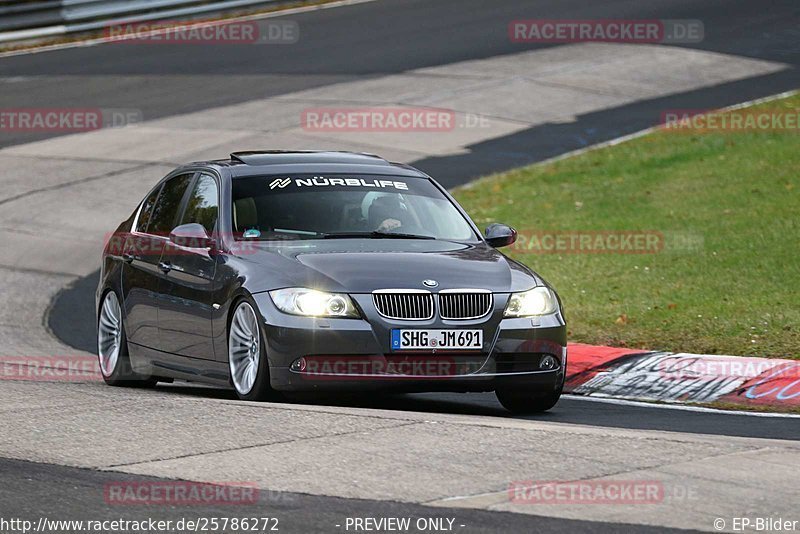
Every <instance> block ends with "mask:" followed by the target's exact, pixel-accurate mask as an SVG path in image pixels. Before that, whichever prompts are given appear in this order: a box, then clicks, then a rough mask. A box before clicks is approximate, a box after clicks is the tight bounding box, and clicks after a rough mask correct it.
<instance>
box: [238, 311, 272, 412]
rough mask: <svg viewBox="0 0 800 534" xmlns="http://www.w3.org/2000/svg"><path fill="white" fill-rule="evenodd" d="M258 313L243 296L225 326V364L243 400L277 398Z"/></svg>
mask: <svg viewBox="0 0 800 534" xmlns="http://www.w3.org/2000/svg"><path fill="white" fill-rule="evenodd" d="M265 345H266V344H265V343H264V336H263V334H262V330H261V325H260V322H259V318H258V314H257V313H256V311H255V308H254V307H253V305H252V304H251V303H250V302H249V301H248V300H246V299H243V300H241V301H239V302H238V303H237V304H236V307H235V308H234V311H233V315H232V316H231V321H230V325H229V326H228V365H229V367H230V372H231V383H232V384H233V388H234V389H235V390H236V395H237V396H238V397H239V398H240V399H242V400H249V401H263V400H270V399H273V398H275V397H276V394H275V391H274V390H273V389H272V388H271V387H270V385H269V362H268V361H267V354H266V346H265Z"/></svg>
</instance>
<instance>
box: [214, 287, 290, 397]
mask: <svg viewBox="0 0 800 534" xmlns="http://www.w3.org/2000/svg"><path fill="white" fill-rule="evenodd" d="M243 305H249V306H250V307H251V308H252V309H253V311H254V312H255V314H256V318H257V319H258V318H260V317H261V314H260V312H259V311H258V307H257V306H256V303H255V302H254V301H253V300H252V299H251V298H248V297H242V298H240V299H239V300H237V301H236V302H235V303H234V304H233V305H232V306H231V313H230V317H228V330H227V332H226V336H225V337H226V342H227V343H226V345H227V346H228V373H229V376H228V381H229V382H230V384H231V387H232V388H233V390H234V391H235V392H236V396H237V397H239V399H240V400H245V401H257V402H263V401H281V400H284V399H283V397H282V395H281V394H280V393H279V392H277V391H275V390H274V389H272V387H271V386H270V381H269V360H268V358H267V339H266V336H265V334H264V325H263V324H262V322H261V320H260V319H259V320H258V321H257V325H258V336H259V339H260V341H261V342H260V343H259V359H258V366H257V370H256V379H255V382H254V383H253V386H252V388H251V389H250V391H249V392H247V393H242V392H240V391H239V389H238V388H237V387H236V385H235V384H234V381H233V371H232V370H231V363H230V354H231V353H230V343H231V324H232V323H233V319H234V315H235V314H236V311H237V310H238V309H239V307H240V306H243Z"/></svg>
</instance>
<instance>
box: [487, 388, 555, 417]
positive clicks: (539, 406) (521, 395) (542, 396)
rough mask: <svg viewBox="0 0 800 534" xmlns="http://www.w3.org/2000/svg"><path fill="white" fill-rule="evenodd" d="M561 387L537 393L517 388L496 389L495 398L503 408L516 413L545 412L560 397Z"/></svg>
mask: <svg viewBox="0 0 800 534" xmlns="http://www.w3.org/2000/svg"><path fill="white" fill-rule="evenodd" d="M561 391H562V388H558V389H557V390H555V391H552V392H550V393H539V392H531V391H524V390H519V389H498V390H497V391H495V395H497V400H499V401H500V404H502V405H503V408H505V409H506V410H508V411H509V412H511V413H513V414H516V415H529V414H535V413H542V412H546V411H547V410H549V409H550V408H552V407H553V406H555V405H556V403H557V402H558V399H559V398H561Z"/></svg>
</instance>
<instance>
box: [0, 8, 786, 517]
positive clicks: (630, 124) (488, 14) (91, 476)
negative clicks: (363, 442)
mask: <svg viewBox="0 0 800 534" xmlns="http://www.w3.org/2000/svg"><path fill="white" fill-rule="evenodd" d="M291 18H292V19H293V20H296V21H298V23H299V24H300V27H301V35H302V38H301V41H300V42H299V43H298V44H297V45H296V46H293V47H292V48H291V51H290V52H288V53H287V51H286V50H282V49H280V48H279V47H266V46H264V47H252V46H247V47H237V46H230V47H210V48H207V49H203V50H202V53H198V50H197V49H194V48H193V47H184V46H175V47H169V46H166V47H165V46H158V47H148V46H139V45H125V46H121V45H99V46H91V47H85V48H71V49H65V50H61V51H53V52H46V53H40V54H30V55H21V56H15V57H6V58H0V92H1V93H2V106H3V107H5V108H24V107H35V106H40V107H82V106H85V107H104V108H137V109H140V110H142V113H143V115H144V117H145V118H146V119H147V120H150V119H154V118H159V117H167V116H171V115H178V114H183V113H187V112H191V111H199V110H204V109H208V108H212V107H219V106H222V105H227V104H232V103H238V102H247V101H249V100H253V99H260V98H264V97H266V96H272V95H280V94H284V93H290V92H293V91H298V90H301V89H308V88H312V87H324V86H325V85H328V84H333V83H337V82H341V81H346V80H353V79H364V78H369V77H378V76H383V75H386V74H392V73H399V72H403V71H406V70H409V69H414V68H420V67H425V66H435V65H446V64H450V63H454V62H457V61H464V60H469V59H479V58H488V57H494V56H499V55H504V54H509V53H515V52H519V51H522V50H526V49H536V48H540V47H547V46H551V45H532V44H514V43H510V42H509V40H508V38H507V34H506V27H507V24H508V21H510V20H514V19H519V18H559V19H592V18H605V19H610V18H613V19H700V20H702V21H703V22H704V25H705V31H706V38H705V39H704V41H703V42H702V43H697V44H692V45H681V46H688V47H694V48H697V49H702V50H710V51H715V52H723V53H726V54H735V55H739V56H745V57H751V58H758V59H766V60H770V61H779V62H782V63H788V64H791V65H793V66H795V67H797V66H798V63H800V39H798V38H797V29H796V27H797V26H796V21H797V20H798V18H800V5H798V4H797V2H793V1H782V2H778V1H775V2H751V1H709V2H703V3H699V2H695V1H676V0H669V1H652V2H641V1H615V2H605V3H603V4H600V3H592V2H586V1H585V0H580V1H577V0H572V1H547V2H544V1H543V2H530V1H527V2H526V1H504V2H482V1H479V0H463V1H456V0H440V1H436V2H429V1H421V0H416V1H411V0H403V1H400V0H397V1H395V0H383V1H379V2H369V3H365V4H359V5H353V6H345V7H339V8H335V9H328V10H322V11H315V12H310V13H304V14H298V15H293V16H291ZM798 82H800V76H799V75H798V71H797V69H796V68H794V69H791V70H788V71H781V72H778V73H775V74H770V75H766V76H761V77H756V78H748V79H746V80H742V81H736V82H732V83H727V84H723V85H720V86H714V87H708V88H703V89H699V90H695V91H691V92H688V93H682V94H680V95H675V96H670V97H665V98H662V99H658V100H647V101H643V102H637V103H634V104H630V105H627V106H624V107H621V108H614V109H610V110H605V111H602V112H598V113H593V114H590V115H589V116H581V118H580V120H579V121H578V122H577V123H573V124H548V125H545V126H540V127H536V128H533V129H531V130H526V131H524V132H520V133H516V134H513V135H510V136H507V137H503V138H499V139H492V140H490V141H487V142H485V143H482V144H480V145H478V146H474V147H472V150H471V151H470V152H469V153H468V154H463V155H458V156H447V157H440V158H428V159H425V160H421V161H418V162H416V165H417V166H419V167H420V168H422V169H423V170H425V171H427V172H430V173H432V174H433V175H434V176H437V177H438V178H440V179H441V181H442V182H443V183H445V184H446V185H448V186H453V185H457V184H459V183H464V182H466V181H468V180H470V179H472V178H475V177H477V176H480V175H481V174H484V173H486V172H491V171H496V170H503V169H506V168H511V167H515V166H518V165H520V164H525V163H530V162H533V161H538V160H541V159H544V158H546V157H550V156H555V155H558V154H560V153H563V152H566V151H569V150H572V149H575V148H580V147H582V146H586V145H588V144H593V143H596V142H601V141H604V140H608V139H612V138H615V137H618V136H620V135H625V134H628V133H632V132H634V131H638V130H640V129H642V128H644V127H647V126H650V125H652V115H653V114H652V111H653V110H654V109H656V110H657V109H665V108H684V109H693V108H709V107H720V106H724V105H729V104H734V103H736V102H739V101H743V100H748V99H752V98H758V97H762V96H766V95H769V94H774V93H778V92H781V91H784V90H789V89H793V88H796V87H797V86H798ZM53 135H56V134H53V133H46V134H42V133H35V134H31V133H16V132H2V133H0V146H11V145H16V144H22V143H28V142H30V141H33V140H36V139H42V138H45V137H50V136H53ZM94 280H95V279H93V277H89V278H86V279H83V280H80V281H79V282H77V284H75V286H74V287H72V288H70V289H68V290H66V291H64V292H62V294H61V295H60V297H59V298H58V299H57V300H56V301H55V302H54V307H53V308H52V309H51V313H50V314H49V317H48V321H49V325H50V327H51V328H52V329H53V331H54V332H56V333H57V334H58V335H59V337H60V338H61V339H62V340H64V341H65V342H67V343H68V344H69V345H71V346H73V347H76V348H80V349H84V350H93V347H94V332H93V329H92V326H91V325H92V324H93V311H92V309H91V293H92V291H93V288H94ZM160 389H163V390H166V391H173V392H175V394H176V395H188V396H196V397H200V398H203V397H210V398H229V397H230V393H229V392H225V391H222V390H216V389H211V388H205V387H192V386H164V387H162V388H160ZM320 402H321V403H331V404H339V405H342V406H363V407H370V408H381V409H388V410H411V411H418V412H432V413H453V414H468V415H482V416H486V415H488V416H497V417H508V416H507V414H505V412H503V411H502V409H501V408H500V406H499V405H498V404H497V402H496V401H495V400H494V397H493V396H492V395H489V394H486V395H480V394H476V395H455V394H441V395H439V394H437V395H408V396H392V397H386V398H366V399H365V398H358V397H356V398H348V399H341V400H321V401H320ZM541 419H542V420H545V421H552V422H560V423H567V424H579V425H594V426H598V427H614V428H627V429H639V430H669V431H673V432H687V433H699V434H713V435H721V436H748V437H763V438H775V439H785V440H797V439H798V438H800V435H799V434H800V431H799V430H798V427H800V425H798V424H797V423H796V421H795V420H789V419H777V418H775V419H773V418H760V417H750V416H742V415H716V414H709V413H696V412H683V411H676V410H669V409H662V408H649V407H640V406H625V405H607V404H601V403H593V402H586V401H581V400H573V399H569V398H565V399H564V400H563V401H562V402H561V403H560V404H559V405H558V406H557V408H556V409H554V410H553V412H552V413H550V414H547V415H545V416H542V418H541ZM0 473H3V484H2V487H1V488H0V516H8V515H10V514H11V512H14V513H15V515H17V516H24V515H31V516H40V515H42V513H43V512H49V511H52V515H53V516H54V517H56V516H57V517H58V518H76V517H79V516H77V515H74V513H70V512H75V511H76V510H78V511H80V512H81V513H85V516H86V517H91V518H93V519H97V518H101V517H105V515H106V514H108V515H115V516H118V515H119V511H118V510H111V511H109V510H108V509H107V508H105V507H103V506H101V504H102V501H101V500H100V499H97V498H91V499H90V498H88V497H86V495H85V494H86V492H75V491H71V489H73V488H74V487H75V486H76V485H78V486H83V487H87V488H90V490H89V492H90V493H91V491H100V490H99V489H98V488H101V487H102V484H103V480H104V479H103V477H105V476H106V475H105V474H104V473H99V472H95V471H91V470H82V469H75V468H71V467H63V466H55V465H45V464H29V463H25V462H20V461H17V460H2V461H0ZM114 476H115V479H116V480H118V479H119V478H120V475H119V474H115V475H114ZM130 476H131V477H133V475H130ZM287 495H288V498H285V499H281V498H279V499H277V501H278V504H275V503H271V505H273V506H279V507H280V506H284V507H286V508H285V509H284V510H282V512H285V513H282V514H281V515H282V517H291V518H293V519H294V520H296V521H298V522H299V523H297V525H296V527H295V528H291V529H289V528H287V530H288V531H297V530H296V529H302V530H303V531H305V532H313V531H330V530H331V524H332V522H333V524H335V522H336V521H335V520H336V519H339V518H341V517H346V516H348V515H349V516H354V515H362V516H363V515H372V516H381V515H393V514H402V515H415V514H419V515H432V514H434V513H435V514H436V515H439V514H440V513H441V512H442V510H441V509H439V508H437V509H436V510H435V512H431V511H430V509H429V508H426V507H423V506H420V505H413V504H400V503H392V502H385V501H363V500H355V499H340V498H336V497H322V496H319V497H317V496H309V495H297V494H291V495H290V494H287ZM98 503H99V504H98ZM196 511H197V512H198V515H203V514H201V513H200V512H201V511H202V512H204V513H205V512H207V513H205V515H209V513H211V512H214V510H199V509H198V510H196ZM309 511H312V512H309ZM134 512H136V513H135V514H134V515H136V516H137V518H140V517H141V510H132V511H131V513H134ZM159 513H168V514H172V513H173V511H164V510H160V511H159ZM174 513H175V514H176V515H178V514H181V515H186V514H185V511H180V512H174ZM442 515H443V514H442ZM458 517H459V519H460V520H461V522H462V523H469V524H470V526H471V527H473V528H470V529H469V531H470V532H472V531H476V532H480V531H487V532H488V531H492V532H494V531H500V530H502V531H508V532H516V531H521V530H523V529H524V530H530V529H537V530H538V529H541V530H546V531H565V532H566V531H570V532H572V531H590V532H612V531H614V532H616V531H620V530H621V529H624V528H625V526H624V525H619V524H608V523H592V522H581V521H571V520H567V519H551V518H540V517H536V516H534V517H531V516H518V515H517V514H508V513H499V512H483V511H472V510H469V511H465V510H460V511H459V512H458ZM647 528H648V527H642V526H637V527H636V529H637V530H638V531H645V530H647ZM657 530H664V529H657Z"/></svg>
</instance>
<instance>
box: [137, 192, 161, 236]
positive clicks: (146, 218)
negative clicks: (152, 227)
mask: <svg viewBox="0 0 800 534" xmlns="http://www.w3.org/2000/svg"><path fill="white" fill-rule="evenodd" d="M160 192H161V188H160V187H156V188H155V189H154V190H153V192H152V193H150V194H149V195H148V196H147V198H146V199H144V202H143V203H142V209H141V210H140V211H139V217H138V218H137V219H136V228H134V229H133V231H134V232H145V231H147V223H148V222H150V215H151V214H152V213H153V206H154V205H155V203H156V199H157V198H158V194H159V193H160Z"/></svg>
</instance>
